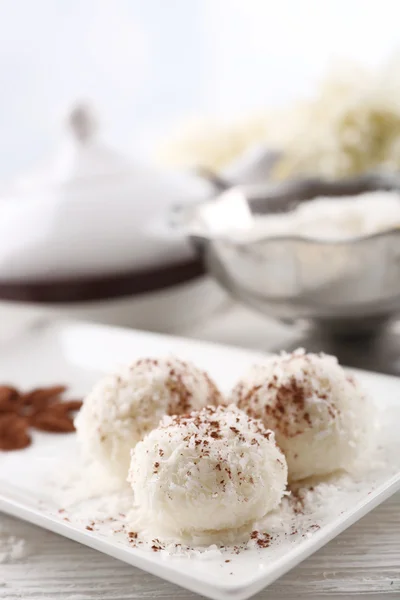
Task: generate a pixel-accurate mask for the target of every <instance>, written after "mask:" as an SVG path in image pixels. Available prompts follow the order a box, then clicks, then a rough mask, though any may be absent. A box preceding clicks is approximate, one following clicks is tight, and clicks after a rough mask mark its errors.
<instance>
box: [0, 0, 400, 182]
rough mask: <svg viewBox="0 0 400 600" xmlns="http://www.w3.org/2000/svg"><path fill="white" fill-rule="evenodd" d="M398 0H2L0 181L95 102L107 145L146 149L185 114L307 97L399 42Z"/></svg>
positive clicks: (240, 110)
mask: <svg viewBox="0 0 400 600" xmlns="http://www.w3.org/2000/svg"><path fill="white" fill-rule="evenodd" d="M398 12H399V6H398V2H396V0H370V1H369V2H368V3H365V2H364V1H363V0H349V1H345V0H327V1H326V2H319V1H318V0H302V1H301V2H297V1H296V0H281V1H280V2H269V1H262V0H247V1H246V2H243V1H241V0H191V1H190V2H187V1H186V0H171V1H169V2H162V0H146V1H143V0H115V1H114V2H112V3H111V2H108V1H107V0H84V1H83V2H81V1H79V0H69V1H68V2H55V1H54V0H36V1H35V2H34V3H33V2H30V1H29V0H14V1H13V2H11V1H8V0H2V1H1V2H0V61H1V63H0V64H1V67H0V73H1V89H2V94H1V98H0V108H1V110H0V128H1V132H2V135H1V139H0V157H1V161H0V174H1V176H2V177H7V176H10V175H12V174H16V173H18V171H19V170H20V169H22V168H23V167H25V166H30V165H31V164H32V162H33V161H35V160H37V159H40V158H41V157H42V156H43V155H44V154H46V153H48V152H51V151H52V149H54V146H55V144H56V143H57V141H58V135H59V124H60V120H61V117H62V116H63V115H64V114H65V111H66V110H67V109H68V107H69V106H70V105H71V104H72V103H73V102H75V101H76V100H77V99H81V98H83V99H88V100H93V102H95V105H96V107H97V109H98V111H99V113H100V114H101V119H102V122H103V123H104V126H105V127H106V130H107V136H108V139H109V141H110V143H112V144H114V145H115V146H116V147H118V148H120V149H121V150H124V151H126V152H132V153H141V152H146V153H147V154H149V153H151V152H152V151H154V149H155V148H156V147H157V144H158V143H159V142H160V141H163V140H165V139H166V138H167V136H168V135H169V134H170V133H171V134H173V133H175V128H176V127H177V126H178V125H179V126H180V124H181V122H182V121H184V120H186V119H197V118H200V117H205V116H207V117H212V118H214V117H215V118H217V119H222V120H227V119H231V118H235V117H242V116H244V115H245V116H247V115H248V114H249V113H251V112H253V111H260V110H261V111H263V110H265V109H266V108H268V107H270V106H279V105H281V104H283V103H287V102H290V101H291V100H295V99H298V98H299V97H301V96H308V95H310V94H312V93H313V92H314V91H315V87H316V85H317V84H318V82H319V81H320V79H321V78H322V77H324V76H326V73H327V70H328V69H330V68H331V67H332V65H336V63H337V62H339V61H340V62H345V63H350V62H352V61H354V62H355V63H359V64H360V65H361V66H367V67H368V66H376V65H379V64H380V63H381V62H382V61H384V60H386V59H388V58H389V57H390V56H392V55H393V54H394V53H395V52H396V51H397V49H398V45H399V42H400V39H399V33H398V24H397V16H398Z"/></svg>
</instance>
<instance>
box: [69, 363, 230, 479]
mask: <svg viewBox="0 0 400 600" xmlns="http://www.w3.org/2000/svg"><path fill="white" fill-rule="evenodd" d="M221 401H222V397H221V394H220V392H219V391H218V389H217V387H216V385H215V384H214V382H213V381H212V380H211V379H210V377H209V376H208V375H207V374H206V373H205V372H204V371H201V370H200V369H198V368H197V367H195V366H194V365H193V364H192V363H190V362H184V361H182V360H179V359H177V358H174V357H172V358H157V359H155V358H154V359H152V358H144V359H140V360H137V361H136V362H134V363H132V364H131V365H127V366H124V367H122V368H121V369H119V370H118V371H117V372H115V373H112V374H111V375H108V376H107V377H105V378H104V379H102V380H101V381H99V382H98V383H97V384H96V385H95V387H94V388H93V390H92V391H91V392H90V393H89V395H88V396H87V397H86V398H85V400H84V403H83V406H82V408H81V410H80V412H79V414H78V416H77V418H76V421H75V425H76V430H77V436H78V440H79V442H80V444H81V447H82V450H83V454H84V456H86V457H87V458H89V459H93V460H95V461H97V462H99V463H101V464H102V465H103V466H104V467H105V468H106V469H107V470H108V471H110V474H112V475H114V476H117V477H120V478H122V479H123V480H126V477H127V474H128V469H129V463H130V451H131V449H132V448H134V447H135V446H136V444H137V443H138V442H139V441H140V440H141V439H142V438H143V437H144V436H145V435H146V434H147V433H149V431H151V430H152V429H154V428H155V427H157V425H158V423H159V422H160V419H161V418H162V417H163V416H164V415H174V414H177V415H179V414H183V413H188V412H190V411H191V410H194V409H200V408H202V407H204V406H206V405H208V404H211V405H214V404H218V403H219V402H221Z"/></svg>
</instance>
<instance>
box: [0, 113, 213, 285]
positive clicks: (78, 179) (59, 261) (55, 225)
mask: <svg viewBox="0 0 400 600" xmlns="http://www.w3.org/2000/svg"><path fill="white" fill-rule="evenodd" d="M209 192H210V188H209V186H208V184H206V183H205V182H202V181H200V180H199V179H198V178H195V177H190V176H186V175H177V174H172V173H167V172H163V171H161V170H159V169H156V168H155V167H152V166H149V165H140V164H138V163H133V162H132V161H131V160H129V159H128V158H126V157H124V156H122V155H120V154H119V153H118V152H116V151H114V150H113V149H111V148H109V147H108V146H107V145H106V144H104V143H103V142H102V141H101V139H100V137H99V134H98V130H97V124H96V121H95V118H94V116H93V113H92V112H91V111H90V110H89V109H88V108H87V107H86V106H83V105H79V106H77V107H75V108H74V109H73V110H72V111H71V113H70V115H69V117H68V127H67V135H66V139H65V140H63V143H62V144H61V148H60V150H59V152H58V153H57V154H56V156H55V157H54V159H53V160H51V161H49V162H48V163H47V164H44V165H43V166H41V167H38V168H35V169H34V170H32V171H30V172H29V173H26V174H22V175H21V176H20V177H18V178H17V179H16V180H15V181H14V182H13V183H12V185H11V186H10V187H9V188H8V190H7V192H6V193H5V194H3V196H2V198H1V199H0V279H3V280H4V279H7V280H21V279H24V278H30V279H32V278H37V279H40V280H47V281H48V280H51V279H53V278H62V277H70V276H82V275H99V274H109V273H115V272H124V271H126V270H128V269H129V270H130V271H133V270H135V269H137V270H138V271H139V270H142V269H147V268H151V267H154V266H162V265H164V264H173V263H174V262H179V261H181V260H185V259H187V258H190V257H191V256H192V249H191V248H190V246H189V245H188V242H187V241H186V239H185V238H184V237H183V236H182V235H181V234H178V233H175V232H174V231H173V230H172V229H170V228H169V226H168V215H169V213H170V210H171V208H172V207H173V206H174V205H175V204H178V205H179V204H182V203H186V202H187V203H190V202H193V201H198V200H201V199H204V198H206V197H207V195H208V194H209Z"/></svg>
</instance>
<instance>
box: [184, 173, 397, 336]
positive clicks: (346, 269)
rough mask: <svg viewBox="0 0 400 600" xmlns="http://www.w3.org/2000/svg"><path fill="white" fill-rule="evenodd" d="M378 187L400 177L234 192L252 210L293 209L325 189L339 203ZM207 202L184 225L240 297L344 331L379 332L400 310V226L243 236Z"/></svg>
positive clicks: (284, 316) (280, 315)
mask: <svg viewBox="0 0 400 600" xmlns="http://www.w3.org/2000/svg"><path fill="white" fill-rule="evenodd" d="M375 190H395V191H400V176H397V175H391V176H388V175H379V174H370V175H365V176H363V177H359V178H355V179H347V180H342V181H334V182H333V181H323V180H320V179H303V180H299V181H292V182H290V183H285V184H274V185H268V186H263V187H259V186H258V187H247V188H246V187H241V188H235V194H236V196H238V195H241V197H242V198H244V199H245V200H246V201H247V203H248V206H249V207H250V210H251V212H252V213H253V214H260V213H262V214H266V213H279V212H288V211H290V210H292V209H293V207H294V206H296V205H297V204H298V203H300V202H303V201H306V200H310V199H313V198H315V197H317V196H321V195H323V196H335V197H337V198H338V202H339V201H340V196H345V195H346V196H348V195H357V194H360V193H363V192H366V191H375ZM214 202H215V201H214ZM221 204H224V207H223V208H221V209H219V214H218V219H219V220H220V221H221V219H222V221H223V220H224V218H226V220H228V219H229V218H230V205H229V202H225V203H221ZM209 208H210V203H202V204H200V205H198V206H197V207H196V208H195V209H194V210H193V209H192V211H191V213H190V214H188V213H187V214H186V215H185V226H186V228H187V230H188V233H189V237H190V239H191V240H192V242H193V243H194V245H195V247H196V248H197V250H198V252H199V253H200V254H201V256H202V257H203V260H204V261H205V264H206V267H207V269H208V270H209V272H210V273H211V274H212V275H213V276H214V277H215V278H216V279H217V280H218V281H219V283H220V284H221V285H222V286H223V287H224V288H225V289H226V290H228V292H229V293H230V294H231V295H232V296H233V297H234V298H236V299H238V300H240V301H241V302H242V303H244V304H246V305H248V306H250V307H253V308H255V309H257V310H258V311H261V312H262V313H264V314H266V315H269V316H273V317H275V318H277V319H281V320H284V321H290V322H294V321H297V320H299V319H307V320H309V321H312V322H313V323H314V324H317V325H319V326H323V327H324V328H325V329H326V330H328V331H330V332H332V333H333V334H340V335H343V334H346V335H348V334H353V333H360V332H363V331H366V332H369V331H374V330H376V329H377V328H379V326H381V325H382V324H384V323H386V322H387V321H389V320H390V319H391V318H392V317H394V316H395V315H396V314H398V313H399V312H400V230H399V229H392V230H387V231H384V232H381V233H378V234H374V235H369V236H363V237H359V238H354V239H350V240H345V241H337V242H331V241H327V242H325V241H319V240H318V241H317V240H313V239H310V238H307V237H302V236H298V237H297V236H279V237H274V238H271V237H268V238H264V239H261V240H257V241H246V242H242V241H240V242H238V241H235V240H232V239H229V237H228V236H227V235H224V233H223V232H221V231H218V230H217V229H216V228H215V227H213V223H212V222H210V214H211V215H212V212H210V210H209ZM221 211H222V212H221ZM206 215H207V218H205V217H206ZM211 218H212V217H211Z"/></svg>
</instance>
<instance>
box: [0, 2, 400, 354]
mask: <svg viewBox="0 0 400 600" xmlns="http://www.w3.org/2000/svg"><path fill="white" fill-rule="evenodd" d="M399 15H400V7H399V4H398V1H397V0H369V2H367V3H366V2H365V0H347V1H344V0H326V1H325V2H321V1H320V0H302V1H301V2H298V1H297V0H280V2H271V1H265V0H246V1H245V2H244V1H242V0H191V1H190V2H188V1H187V0H170V1H168V2H163V1H162V0H114V1H113V2H109V1H106V0H84V1H81V0H79V1H78V0H68V2H56V1H54V0H35V2H31V1H30V0H13V1H12V2H11V1H10V0H0V81H1V90H2V92H1V96H0V131H1V136H0V191H1V196H0V321H1V323H2V328H3V329H4V330H5V329H7V328H10V327H11V325H12V328H14V326H15V324H16V323H17V322H19V323H24V324H26V323H27V322H29V323H30V322H31V321H32V319H35V318H37V317H38V316H40V317H41V318H42V317H43V316H45V317H46V318H47V316H49V315H52V316H59V315H67V316H72V317H79V318H89V319H94V320H96V321H100V322H106V323H118V324H122V325H129V326H135V327H140V328H145V329H154V330H157V331H168V332H178V333H184V334H185V335H197V336H200V337H201V336H203V337H204V336H208V337H211V338H215V339H217V338H218V339H222V340H223V341H233V342H234V343H240V344H245V345H255V344H256V342H255V338H256V337H257V334H258V335H260V334H259V332H260V331H261V330H262V331H263V334H262V338H263V339H265V337H268V336H269V335H270V333H269V332H271V331H272V330H274V331H278V330H279V335H282V336H283V337H281V338H279V336H278V338H276V340H277V341H276V343H275V342H274V343H275V345H277V346H281V347H282V346H283V345H285V344H286V342H285V340H286V339H288V335H289V334H288V332H290V335H289V338H291V336H292V333H293V331H295V332H296V336H297V338H298V337H299V335H300V334H299V329H298V326H299V325H300V324H301V326H302V327H303V325H304V323H307V327H308V326H309V325H310V324H311V325H313V326H314V329H317V330H318V333H319V335H320V334H321V332H322V333H323V334H324V335H327V337H328V338H329V343H328V342H327V341H326V338H325V337H324V340H322V341H321V340H320V338H318V339H319V341H318V342H314V341H313V342H310V343H311V345H312V346H313V345H314V346H315V344H316V345H317V347H318V348H320V347H321V348H322V349H330V344H331V341H332V338H335V339H337V338H341V340H343V336H345V337H346V339H347V338H348V337H349V336H350V337H351V338H352V339H353V338H354V339H357V340H359V337H360V335H361V336H362V337H363V338H364V337H365V335H367V337H368V339H369V340H370V339H371V338H373V339H374V344H375V342H376V339H377V335H378V333H379V339H380V340H381V334H382V332H383V330H384V329H385V330H387V328H388V326H389V324H390V326H391V327H392V324H393V322H396V320H397V315H398V312H399V308H400V266H399V265H400V241H399V238H398V235H397V233H398V227H399V225H400V208H399V207H400V203H399V202H398V200H399V198H400V197H399V195H398V194H399V190H400V180H399V179H398V171H399V169H400V58H399V57H400V54H399V52H400V36H399V33H398V17H399ZM238 185H239V186H241V187H239V188H238V187H237V186H238ZM243 186H244V187H243ZM254 186H256V187H257V186H258V187H257V192H255V189H256V188H255V187H254ZM260 186H261V188H260ZM231 188H232V189H231ZM260 190H261V191H260ZM221 192H222V193H223V196H222V201H220V200H221V197H220V194H221ZM232 192H233V195H232ZM371 193H372V196H371V195H369V196H368V198H366V199H365V201H366V202H367V200H368V202H367V204H365V203H364V204H362V201H363V200H364V195H365V194H371ZM343 196H345V197H346V198H347V200H346V202H344V201H343V202H342V203H341V204H339V203H338V202H336V200H337V198H338V197H343ZM321 197H325V198H326V197H328V199H330V202H331V201H332V200H333V199H336V200H335V202H334V204H332V202H331V203H330V204H329V203H328V204H326V203H325V204H321V203H320V202H319V203H314V204H310V203H308V204H307V206H308V205H310V206H308V208H307V207H306V212H305V213H303V212H301V214H300V213H299V214H297V212H296V213H294V217H293V218H291V221H290V223H289V221H288V220H287V219H286V217H285V219H286V221H285V220H281V221H279V223H278V222H277V221H271V220H269V221H268V222H267V221H265V218H264V220H263V221H260V220H259V219H258V216H260V215H261V214H262V215H264V217H265V216H266V215H267V216H268V215H269V214H271V212H273V213H274V214H276V213H282V214H285V215H287V214H288V212H289V211H292V210H295V206H296V205H297V204H299V203H300V202H304V201H308V200H318V199H320V198H321ZM354 200H359V202H358V203H357V204H354V202H353V201H354ZM210 203H211V205H212V210H209V207H210ZM277 203H278V204H277ZM339 206H342V207H344V208H343V211H344V212H343V211H342V209H341V208H337V207H339ZM215 207H217V210H214V208H215ZM332 211H333V212H332ZM346 211H347V212H346ZM365 215H366V216H365ZM257 219H258V220H257ZM296 219H298V220H296ZM245 223H246V224H247V225H246V226H247V231H246V232H243V228H244V224H245ZM327 223H329V227H327ZM237 230H241V234H240V236H239V238H240V240H239V238H238V235H237V234H238V231H237ZM257 232H258V233H257ZM260 232H261V233H260ZM221 235H222V236H223V237H224V240H225V241H224V242H221ZM243 236H244V237H243ZM260 236H261V237H260ZM288 237H290V238H293V237H300V238H301V240H300V241H297V242H296V243H294V242H293V240H292V241H291V242H290V243H289V242H288V241H287V239H288ZM228 238H229V239H228ZM261 238H263V239H264V238H268V239H267V243H266V245H262V244H261V245H260V239H261ZM270 238H274V240H275V241H273V243H270ZM275 238H279V239H275ZM360 239H361V242H360V241H359V240H360ZM356 240H358V241H357V243H355V242H356ZM264 241H265V240H264ZM238 244H239V246H240V248H241V249H239V250H238V248H239V246H238ZM318 244H322V246H321V245H320V246H318ZM244 245H245V246H247V247H246V258H245V254H244V253H243V246H244ZM246 261H247V262H246ZM327 264H329V265H331V268H330V270H329V276H328V274H327V273H326V265H327ZM271 281H272V282H274V286H272V287H271V285H267V282H271ZM275 284H276V285H275ZM240 307H241V308H240ZM254 309H255V311H256V312H252V311H253V310H254ZM232 311H233V312H232ZM235 311H236V312H235ZM237 311H239V312H237ZM257 312H258V315H259V316H257V317H256V314H257ZM229 314H233V315H236V317H235V316H233V317H231V321H229V319H228V317H227V315H229ZM238 315H239V316H238ZM11 316H12V318H11ZM254 319H255V321H254ZM250 322H252V323H254V327H253V331H254V336H255V337H254V340H253V338H251V335H249V327H250V325H249V323H250ZM233 323H234V325H233ZM238 323H239V324H242V325H241V326H242V329H241V330H240V327H239V326H238ZM260 323H262V328H261V329H260V327H261V326H260ZM222 324H224V325H222ZM222 326H223V327H225V331H228V330H229V331H230V330H232V328H234V327H235V328H236V329H235V331H236V333H235V335H234V336H230V335H227V334H222V333H221V327H222ZM315 326H316V327H315ZM238 327H239V329H238ZM206 330H207V333H205V332H206ZM217 331H219V333H218V334H217V333H216V332H217ZM301 332H304V329H301ZM271 335H272V334H271ZM302 335H303V333H302ZM292 337H293V336H292ZM297 338H296V339H297ZM274 339H275V338H274ZM257 343H258V345H263V342H260V341H258V342H257ZM352 343H353V342H352ZM385 343H386V342H385ZM379 344H380V346H379V348H382V341H380V342H379ZM263 347H264V345H263ZM386 347H387V346H385V348H386ZM390 348H391V350H390V352H391V353H392V354H393V352H394V353H395V354H396V353H397V342H396V343H395V344H394V346H393V348H394V349H393V351H392V345H391V346H390ZM265 349H268V348H267V347H266V346H265ZM311 349H315V348H314V347H313V348H311ZM376 351H377V346H376V344H375V345H374V346H373V352H372V350H371V356H372V355H374V356H375V355H376ZM379 352H381V350H379ZM396 355H397V354H396ZM347 359H348V360H349V362H351V361H352V360H353V359H352V358H351V356H349V357H347V358H346V357H345V360H347ZM374 360H375V358H371V359H370V363H371V361H372V362H373V361H374Z"/></svg>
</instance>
